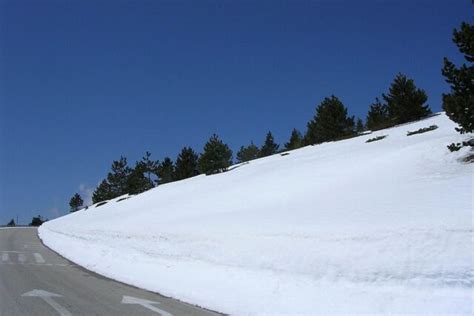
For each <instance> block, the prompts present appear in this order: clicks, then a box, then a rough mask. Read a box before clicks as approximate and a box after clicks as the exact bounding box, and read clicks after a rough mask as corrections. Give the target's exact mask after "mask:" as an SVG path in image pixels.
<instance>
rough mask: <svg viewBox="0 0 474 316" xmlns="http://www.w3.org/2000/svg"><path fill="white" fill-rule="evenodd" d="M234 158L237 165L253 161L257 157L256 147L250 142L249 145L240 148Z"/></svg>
mask: <svg viewBox="0 0 474 316" xmlns="http://www.w3.org/2000/svg"><path fill="white" fill-rule="evenodd" d="M236 157H237V161H238V162H239V163H240V162H246V161H250V160H253V159H255V158H257V157H258V147H257V146H255V144H254V143H253V142H250V145H248V146H246V147H244V146H241V147H240V150H239V151H238V152H237V155H236Z"/></svg>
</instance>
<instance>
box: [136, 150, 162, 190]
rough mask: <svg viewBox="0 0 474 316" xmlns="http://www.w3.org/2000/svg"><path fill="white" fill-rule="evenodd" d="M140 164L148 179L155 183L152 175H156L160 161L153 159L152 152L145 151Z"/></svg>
mask: <svg viewBox="0 0 474 316" xmlns="http://www.w3.org/2000/svg"><path fill="white" fill-rule="evenodd" d="M138 163H139V164H140V168H141V169H142V170H143V172H144V174H145V176H146V177H147V179H148V180H149V181H150V182H151V183H153V180H152V177H153V175H156V170H157V168H158V165H159V161H157V160H156V161H155V160H152V159H151V153H150V152H148V151H147V152H145V155H144V156H143V158H142V159H141V160H140V161H139V162H138Z"/></svg>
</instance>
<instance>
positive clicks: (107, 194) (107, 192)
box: [92, 180, 118, 204]
mask: <svg viewBox="0 0 474 316" xmlns="http://www.w3.org/2000/svg"><path fill="white" fill-rule="evenodd" d="M117 196H118V195H115V193H114V192H112V188H111V187H110V184H109V183H108V182H107V180H102V182H101V183H100V184H99V185H98V186H97V188H96V189H95V191H94V192H93V193H92V203H94V204H96V203H99V202H102V201H107V200H110V199H113V198H114V197H117Z"/></svg>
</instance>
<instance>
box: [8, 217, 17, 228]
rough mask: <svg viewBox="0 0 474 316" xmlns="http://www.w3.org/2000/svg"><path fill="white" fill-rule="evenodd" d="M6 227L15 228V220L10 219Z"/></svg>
mask: <svg viewBox="0 0 474 316" xmlns="http://www.w3.org/2000/svg"><path fill="white" fill-rule="evenodd" d="M7 226H10V227H15V226H16V223H15V220H14V219H13V218H12V219H11V220H10V221H9V222H8V224H7Z"/></svg>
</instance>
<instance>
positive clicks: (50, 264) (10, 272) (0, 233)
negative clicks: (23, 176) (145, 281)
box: [0, 228, 219, 316]
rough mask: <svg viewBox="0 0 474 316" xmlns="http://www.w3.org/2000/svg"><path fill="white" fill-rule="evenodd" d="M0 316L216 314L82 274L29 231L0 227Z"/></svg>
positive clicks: (35, 231)
mask: <svg viewBox="0 0 474 316" xmlns="http://www.w3.org/2000/svg"><path fill="white" fill-rule="evenodd" d="M0 315H2V316H3V315H5V316H6V315H8V316H13V315H22V316H23V315H35V316H36V315H38V316H42V315H47V316H52V315H61V316H71V315H154V316H156V315H163V316H170V315H175V316H176V315H196V316H198V315H199V316H200V315H219V314H217V313H214V312H211V311H208V310H204V309H201V308H198V307H195V306H192V305H189V304H186V303H182V302H179V301H176V300H173V299H170V298H166V297H163V296H160V295H158V294H155V293H151V292H147V291H144V290H140V289H137V288H134V287H131V286H127V285H125V284H122V283H119V282H116V281H113V280H110V279H106V278H104V277H102V276H99V275H97V274H95V273H93V272H90V271H87V270H85V269H83V268H81V267H79V266H77V265H75V264H73V263H72V262H70V261H67V260H66V259H64V258H63V257H61V256H59V255H57V254H56V253H55V252H53V251H51V250H50V249H48V248H47V247H45V246H44V245H43V244H42V243H41V241H40V240H39V238H38V235H37V230H36V229H35V228H5V229H1V228H0Z"/></svg>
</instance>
